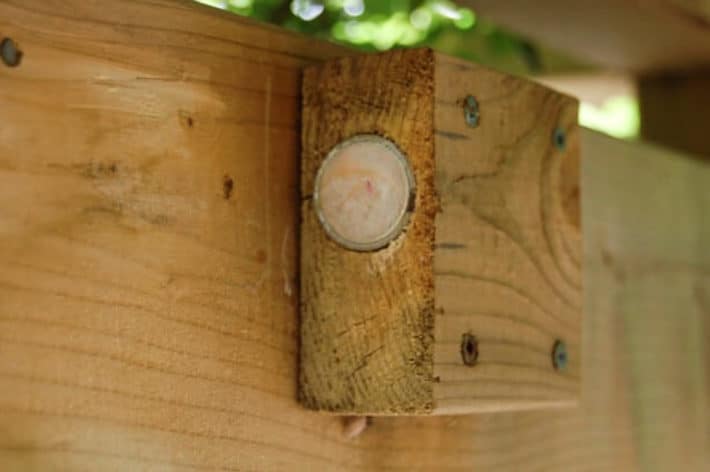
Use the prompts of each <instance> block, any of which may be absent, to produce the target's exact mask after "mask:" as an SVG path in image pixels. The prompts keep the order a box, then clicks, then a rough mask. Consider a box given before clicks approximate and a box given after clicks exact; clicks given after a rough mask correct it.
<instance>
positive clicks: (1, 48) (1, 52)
mask: <svg viewBox="0 0 710 472" xmlns="http://www.w3.org/2000/svg"><path fill="white" fill-rule="evenodd" d="M0 56H2V62H3V63H4V64H5V65H6V66H8V67H17V66H19V65H20V61H21V60H22V51H20V50H19V49H17V44H15V41H13V40H12V39H10V38H4V39H3V40H2V42H0Z"/></svg>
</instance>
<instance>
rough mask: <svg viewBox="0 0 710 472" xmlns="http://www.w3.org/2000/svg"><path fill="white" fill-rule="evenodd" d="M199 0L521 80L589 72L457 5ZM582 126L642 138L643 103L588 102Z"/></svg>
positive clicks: (362, 44) (419, 0) (361, 44)
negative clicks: (426, 50)
mask: <svg viewBox="0 0 710 472" xmlns="http://www.w3.org/2000/svg"><path fill="white" fill-rule="evenodd" d="M196 1H198V2H200V3H204V4H207V5H211V6H214V7H217V8H221V9H225V10H229V11H231V12H233V13H236V14H239V15H243V16H249V17H251V18H254V19H257V20H261V21H265V22H268V23H273V24H276V25H279V26H281V27H284V28H288V29H290V30H294V31H298V32H300V33H304V34H307V35H310V36H315V37H318V38H320V39H325V40H329V41H335V42H340V43H343V44H347V45H349V46H351V47H356V48H359V49H362V50H365V51H378V50H379V51H382V50H387V49H391V48H394V47H408V46H430V47H432V48H434V49H436V50H438V51H441V52H444V53H446V54H449V55H452V56H458V57H461V58H464V59H467V60H471V61H475V62H478V63H480V64H485V65H488V66H491V67H494V68H497V69H500V70H503V71H505V72H508V73H511V74H517V75H535V74H542V73H546V74H554V73H569V72H570V71H579V70H583V69H585V68H586V66H584V65H581V64H579V63H577V62H576V61H572V60H570V59H569V58H567V57H565V56H561V55H558V54H555V53H552V52H550V51H549V50H541V49H539V48H537V47H536V46H535V45H534V44H532V43H530V42H528V41H526V40H524V39H522V38H520V37H519V36H517V35H514V34H511V33H509V32H507V31H504V30H502V29H500V28H498V27H496V26H495V25H493V24H491V23H489V22H487V21H485V20H483V19H481V18H478V17H477V16H476V13H475V12H474V11H472V10H470V9H468V8H462V7H459V6H457V5H456V3H454V2H453V1H451V0H196ZM498 1H505V0H498ZM580 122H581V123H582V124H583V125H585V126H588V127H591V128H594V129H598V130H601V131H604V132H606V133H609V134H612V135H615V136H617V137H633V136H636V135H637V134H638V129H639V111H638V102H637V100H636V99H635V98H633V97H615V98H613V99H610V100H609V101H608V103H605V104H604V106H603V107H595V106H593V105H591V104H582V107H581V113H580Z"/></svg>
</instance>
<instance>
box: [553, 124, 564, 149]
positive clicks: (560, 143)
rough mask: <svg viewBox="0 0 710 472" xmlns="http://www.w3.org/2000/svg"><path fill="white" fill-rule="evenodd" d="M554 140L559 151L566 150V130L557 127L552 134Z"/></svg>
mask: <svg viewBox="0 0 710 472" xmlns="http://www.w3.org/2000/svg"><path fill="white" fill-rule="evenodd" d="M552 141H553V143H554V144H555V147H556V148H557V149H558V150H559V151H564V150H565V148H566V147H567V133H565V130H564V129H562V128H560V127H557V128H555V132H554V133H553V134H552Z"/></svg>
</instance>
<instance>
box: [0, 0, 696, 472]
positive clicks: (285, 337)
mask: <svg viewBox="0 0 710 472" xmlns="http://www.w3.org/2000/svg"><path fill="white" fill-rule="evenodd" d="M0 36H2V37H11V38H13V39H14V40H15V42H16V44H17V46H18V48H20V49H21V51H22V52H23V53H24V54H23V56H22V59H21V62H20V64H19V65H18V66H16V67H5V66H4V65H2V64H0V104H1V105H2V106H0V119H1V120H0V123H2V125H1V126H0V267H2V270H1V271H0V469H3V470H47V469H68V470H119V469H121V470H183V469H184V470H209V469H219V470H284V469H294V468H296V469H299V468H300V469H303V470H412V469H413V468H421V469H422V470H432V469H439V470H471V469H476V470H495V471H517V470H521V469H531V470H560V471H567V470H571V469H577V470H579V469H584V470H594V471H598V470H677V469H678V468H680V467H683V468H685V470H701V469H702V467H704V466H705V465H706V464H707V463H708V461H710V457H709V456H708V451H709V450H710V448H708V424H710V422H709V421H708V414H709V413H708V412H710V407H709V405H708V401H709V400H708V398H710V394H709V393H710V386H709V385H708V378H710V375H709V371H710V354H709V353H708V347H707V342H706V340H707V339H708V338H709V337H710V323H709V321H708V320H709V319H710V314H709V313H710V252H709V251H707V246H708V241H709V240H710V230H709V228H708V219H707V215H708V214H710V201H709V199H710V195H709V194H708V192H707V188H708V185H709V182H710V170H709V169H708V166H707V165H705V164H703V163H702V162H699V161H694V160H691V159H687V158H685V157H684V156H683V155H680V154H676V153H673V152H669V151H665V150H659V149H655V148H652V147H648V146H645V145H642V144H630V143H621V142H617V141H614V140H611V139H608V138H605V137H602V136H599V135H596V134H593V133H590V132H583V133H581V146H582V151H583V152H582V155H583V160H582V174H581V181H582V207H583V210H584V211H583V214H584V219H583V221H582V228H583V231H584V236H585V259H584V282H585V299H584V311H585V318H584V320H585V321H584V323H585V325H584V328H583V331H584V332H585V336H584V338H583V340H582V351H583V353H584V359H585V361H584V363H583V365H582V374H581V377H582V379H583V380H582V397H581V406H580V408H579V409H576V410H573V411H565V410H563V411H559V412H550V411H542V412H509V413H498V414H479V415H474V416H462V417H457V418H451V417H439V418H422V419H411V418H393V419H384V418H377V419H375V420H374V422H373V424H372V425H371V426H370V427H369V428H368V429H367V430H366V431H365V433H363V434H362V435H360V436H359V437H358V438H357V439H352V440H349V439H348V438H347V436H346V435H345V434H344V433H343V429H342V423H341V420H340V419H339V418H337V417H332V416H326V415H321V414H317V413H314V412H310V411H307V410H306V409H305V408H303V407H302V406H300V405H299V404H298V402H297V400H296V390H297V372H296V369H297V358H298V329H299V325H298V304H297V299H298V289H299V285H298V272H297V267H298V264H297V262H298V261H297V252H296V248H297V229H298V228H297V222H298V206H299V198H298V174H299V172H298V167H299V89H300V74H301V69H302V68H303V67H304V66H306V65H308V64H313V63H315V62H318V61H321V60H325V59H329V58H333V57H336V56H340V55H343V54H347V53H348V52H347V51H343V50H342V49H340V48H338V47H336V46H333V45H329V44H325V43H322V42H318V41H314V40H311V39H307V38H304V37H300V36H294V35H292V34H289V33H287V32H284V31H281V30H278V29H274V28H271V27H267V26H263V25H258V24H255V23H253V22H249V21H246V20H244V19H240V18H237V17H234V16H230V15H226V14H223V13H222V12H219V11H216V10H212V9H209V8H206V7H202V6H199V5H194V4H191V3H188V2H171V1H166V0H150V1H147V0H146V1H142V0H132V1H121V2H110V1H97V2H85V1H79V0H68V1H64V2H25V1H20V0H16V1H3V2H1V3H0ZM494 289H496V288H494V287H492V290H494ZM507 296H510V297H515V298H516V299H520V300H521V302H520V303H525V301H524V297H523V296H522V295H520V294H517V293H510V294H508V295H507ZM521 297H522V298H521Z"/></svg>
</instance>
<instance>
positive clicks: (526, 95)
mask: <svg viewBox="0 0 710 472" xmlns="http://www.w3.org/2000/svg"><path fill="white" fill-rule="evenodd" d="M373 77H374V78H375V79H374V80H373ZM303 89H304V97H303V156H302V159H303V162H302V166H303V174H302V183H303V187H302V189H301V190H302V193H303V195H304V203H303V225H302V231H301V245H302V246H301V247H302V250H301V280H302V292H301V303H302V311H301V319H302V327H301V392H302V401H303V403H304V404H305V405H307V406H308V407H310V408H314V409H318V410H327V411H333V412H337V413H341V414H370V415H373V414H377V415H383V414H402V413H416V414H430V413H434V414H452V413H467V412H468V413H470V412H474V411H475V412H481V411H499V410H514V409H530V408H538V407H551V406H569V405H574V404H575V403H576V401H577V399H578V396H579V374H580V371H579V366H580V351H579V341H580V327H581V309H582V307H581V302H582V291H581V280H580V279H581V269H580V262H581V240H580V230H579V198H578V197H579V139H578V134H577V130H578V128H577V102H576V101H575V100H574V99H572V98H570V97H566V96H564V95H560V94H558V93H556V92H553V91H552V90H550V89H547V88H545V87H542V86H540V85H537V84H534V83H532V82H529V81H525V80H523V79H518V78H514V77H511V76H507V75H505V74H501V73H499V72H495V71H491V70H488V69H485V68H483V67H476V66H472V65H470V64H467V63H465V62H463V61H457V60H454V59H451V58H447V57H445V56H442V55H439V54H434V53H433V52H431V51H429V50H407V51H396V52H393V53H385V54H381V55H375V56H363V57H357V58H352V57H351V58H345V59H340V60H336V61H333V62H332V63H327V64H325V65H322V66H316V67H312V68H309V69H308V70H307V71H306V73H305V75H304V82H303ZM469 94H474V95H475V97H476V100H477V103H478V106H479V110H480V114H481V118H480V124H479V125H478V126H476V127H471V126H469V125H468V124H467V123H466V121H465V119H464V113H463V109H464V108H463V104H464V100H465V99H466V97H467V96H468V95H469ZM557 130H562V131H563V132H564V133H565V136H566V137H565V140H566V144H565V146H564V147H563V149H558V148H557V147H556V145H555V143H554V139H553V138H554V135H555V132H556V131H557ZM358 134H365V135H367V134H379V135H382V136H385V137H387V138H388V139H390V140H391V141H392V142H393V143H394V144H395V145H396V146H398V147H399V148H400V149H401V150H402V151H403V153H404V155H405V156H407V158H408V160H409V162H410V165H411V167H412V169H413V171H414V174H415V180H416V198H415V201H414V205H413V208H412V211H411V221H410V224H409V226H408V227H407V228H406V231H404V232H403V233H402V234H401V235H400V236H399V238H398V239H396V240H395V241H393V242H392V243H391V244H389V245H388V246H387V247H385V248H384V249H381V250H377V251H369V252H356V251H352V250H350V249H347V248H345V247H343V246H342V245H340V244H338V243H337V242H336V241H334V240H333V239H332V238H330V237H328V236H327V234H326V231H325V229H324V228H323V226H322V225H321V224H320V222H319V221H318V218H317V216H316V212H315V210H314V208H313V200H312V198H311V194H312V193H313V186H314V176H315V175H316V173H317V171H318V169H319V167H320V166H321V164H322V162H323V159H324V157H325V156H326V155H327V154H328V152H329V151H330V149H332V148H333V147H335V146H336V145H338V144H339V143H341V142H343V141H344V140H347V139H350V138H351V137H352V136H354V135H358ZM362 185H363V186H365V182H364V181H363V184H362ZM368 185H369V181H368ZM570 196H571V199H570V198H568V197H570ZM434 308H435V314H434ZM467 333H470V334H471V335H472V336H474V338H475V339H476V343H477V350H478V359H477V362H476V365H475V366H472V365H466V364H465V363H464V362H463V359H462V353H461V352H462V338H463V336H464V335H466V334H467ZM558 339H559V340H564V342H565V343H566V345H567V346H568V349H569V356H570V359H571V361H570V363H569V366H568V367H567V369H566V370H565V371H564V372H558V371H556V370H555V368H554V366H553V363H552V354H551V353H552V350H553V346H554V344H555V342H556V340H558Z"/></svg>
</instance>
